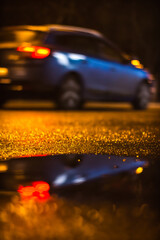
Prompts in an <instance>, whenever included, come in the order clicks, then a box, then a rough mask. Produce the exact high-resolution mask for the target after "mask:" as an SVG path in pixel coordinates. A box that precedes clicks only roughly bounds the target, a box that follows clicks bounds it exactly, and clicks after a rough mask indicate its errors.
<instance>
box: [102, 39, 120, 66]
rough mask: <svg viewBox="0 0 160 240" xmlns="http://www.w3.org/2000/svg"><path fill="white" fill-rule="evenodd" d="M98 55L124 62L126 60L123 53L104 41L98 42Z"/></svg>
mask: <svg viewBox="0 0 160 240" xmlns="http://www.w3.org/2000/svg"><path fill="white" fill-rule="evenodd" d="M98 55H99V57H100V58H103V59H106V60H109V61H113V62H119V63H123V61H124V59H123V57H122V56H121V54H120V53H119V52H118V51H116V50H115V49H114V48H113V47H112V46H110V45H109V44H107V43H106V42H104V41H99V42H98Z"/></svg>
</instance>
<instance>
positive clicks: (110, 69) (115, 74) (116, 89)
mask: <svg viewBox="0 0 160 240" xmlns="http://www.w3.org/2000/svg"><path fill="white" fill-rule="evenodd" d="M97 44H98V57H97V60H98V62H99V64H98V66H99V71H101V74H100V75H101V85H102V86H103V89H104V91H105V92H109V93H112V94H115V95H116V94H118V95H130V94H132V92H133V89H134V88H135V85H136V84H135V83H136V78H137V74H136V73H135V69H134V68H132V67H131V66H129V65H127V64H125V63H124V58H123V57H122V55H121V54H120V53H119V51H118V50H116V49H115V48H114V47H113V46H112V45H110V44H109V43H107V42H106V41H103V40H99V41H98V43H97Z"/></svg>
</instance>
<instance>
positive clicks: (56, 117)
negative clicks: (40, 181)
mask: <svg viewBox="0 0 160 240" xmlns="http://www.w3.org/2000/svg"><path fill="white" fill-rule="evenodd" d="M40 106H41V105H38V107H37V105H36V106H35V107H34V106H33V104H32V105H31V106H30V108H25V107H26V106H25V105H24V109H23V110H22V109H21V108H22V107H23V104H21V105H18V107H19V108H18V107H17V105H16V108H15V106H14V105H13V106H12V107H10V108H6V109H4V110H1V111H0V158H1V159H4V158H10V157H15V156H22V155H35V154H57V153H58V154H59V153H95V154H104V153H106V154H114V155H124V156H139V157H148V156H149V158H151V157H156V158H157V157H159V156H160V152H159V151H158V150H159V149H160V128H159V126H160V106H159V105H158V104H157V105H155V104H152V105H151V106H150V108H149V109H148V110H147V111H133V110H132V109H131V108H130V106H129V105H125V104H119V105H115V104H103V105H102V104H101V105H98V104H97V105H93V104H92V105H89V106H88V107H86V109H84V110H82V111H75V112H63V111H55V110H52V108H47V107H48V105H46V106H45V105H44V107H43V109H39V107H40ZM45 107H46V108H45Z"/></svg>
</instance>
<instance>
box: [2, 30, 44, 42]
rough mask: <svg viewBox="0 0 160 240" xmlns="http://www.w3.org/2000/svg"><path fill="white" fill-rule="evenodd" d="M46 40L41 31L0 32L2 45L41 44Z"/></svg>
mask: <svg viewBox="0 0 160 240" xmlns="http://www.w3.org/2000/svg"><path fill="white" fill-rule="evenodd" d="M44 38H45V33H44V32H41V31H29V30H10V31H7V30H6V31H2V32H0V43H10V42H12V43H13V42H14V43H22V42H32V43H33V42H40V41H42V40H43V39H44Z"/></svg>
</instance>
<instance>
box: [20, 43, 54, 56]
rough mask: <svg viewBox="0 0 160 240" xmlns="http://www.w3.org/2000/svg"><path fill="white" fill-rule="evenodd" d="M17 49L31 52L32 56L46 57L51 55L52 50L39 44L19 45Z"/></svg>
mask: <svg viewBox="0 0 160 240" xmlns="http://www.w3.org/2000/svg"><path fill="white" fill-rule="evenodd" d="M17 51H19V52H24V53H30V54H31V55H30V57H31V58H38V59H42V58H46V57H48V56H49V54H50V52H51V50H50V49H49V48H46V47H37V46H19V47H18V48H17Z"/></svg>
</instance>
